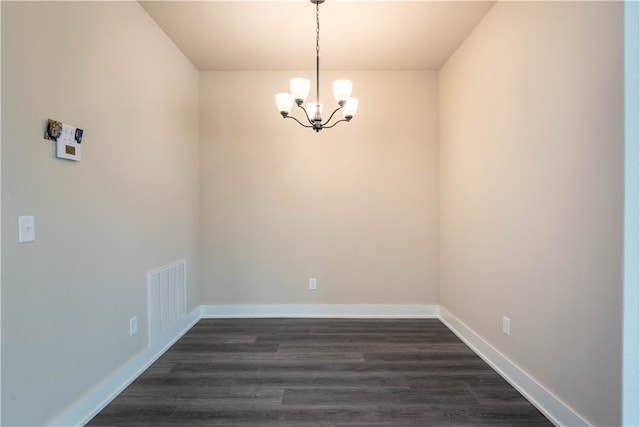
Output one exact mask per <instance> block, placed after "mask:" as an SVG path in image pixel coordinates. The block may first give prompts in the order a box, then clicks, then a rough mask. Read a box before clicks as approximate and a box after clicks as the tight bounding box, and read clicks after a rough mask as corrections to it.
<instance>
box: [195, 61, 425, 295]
mask: <svg viewBox="0 0 640 427" xmlns="http://www.w3.org/2000/svg"><path fill="white" fill-rule="evenodd" d="M298 74H302V75H303V76H305V77H307V78H311V79H312V78H313V73H312V72H304V73H296V72H293V71H286V72H208V73H202V74H201V78H200V85H201V87H200V94H201V95H200V97H201V98H200V114H201V115H200V138H201V158H200V159H201V163H200V170H201V175H200V177H201V183H200V189H201V218H202V239H201V242H202V246H201V257H202V260H203V263H202V267H203V269H202V280H203V282H202V283H203V285H202V303H203V304H238V303H242V304H250V303H272V304H276V303H277V304H325V303H330V304H359V303H362V304H436V303H437V301H438V297H437V286H436V277H437V272H436V269H437V255H436V253H437V173H438V170H437V114H438V112H437V99H438V98H437V92H438V89H437V85H438V80H437V73H436V72H418V71H416V72H362V71H358V72H356V71H349V72H342V73H337V72H323V73H322V76H323V81H321V92H322V93H321V100H323V101H324V102H325V104H326V105H327V106H329V105H331V104H333V103H334V102H335V101H334V100H333V96H332V94H331V92H330V91H331V81H332V80H335V79H337V78H350V79H351V80H353V82H354V96H357V97H359V100H360V109H359V111H358V114H357V115H356V117H355V118H354V119H353V121H352V122H351V123H348V124H346V123H340V124H338V126H337V127H336V128H334V129H325V130H323V131H321V132H320V133H315V132H313V131H312V130H309V129H304V128H302V127H300V126H299V125H298V124H296V123H295V122H294V121H293V120H285V119H282V118H281V117H280V115H279V113H278V111H277V109H276V107H275V102H274V101H272V100H273V99H274V95H275V92H276V91H286V90H288V85H289V79H290V78H291V77H295V76H297V75H298ZM313 88H315V84H314V85H313ZM313 88H312V89H313ZM312 92H313V90H312ZM265 99H266V100H268V102H264V100H265ZM310 277H315V278H317V280H318V289H317V290H316V291H309V290H308V289H307V281H308V279H309V278H310Z"/></svg>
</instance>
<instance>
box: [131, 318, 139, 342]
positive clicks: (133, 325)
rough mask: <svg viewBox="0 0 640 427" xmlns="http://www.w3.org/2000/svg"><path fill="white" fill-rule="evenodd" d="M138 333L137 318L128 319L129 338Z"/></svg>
mask: <svg viewBox="0 0 640 427" xmlns="http://www.w3.org/2000/svg"><path fill="white" fill-rule="evenodd" d="M136 333H138V317H137V316H135V317H132V318H131V319H129V336H130V337H132V336H134V335H135V334H136Z"/></svg>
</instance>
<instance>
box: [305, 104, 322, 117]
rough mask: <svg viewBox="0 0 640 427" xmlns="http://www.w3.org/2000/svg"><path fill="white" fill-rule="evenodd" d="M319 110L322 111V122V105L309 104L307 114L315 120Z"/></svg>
mask: <svg viewBox="0 0 640 427" xmlns="http://www.w3.org/2000/svg"><path fill="white" fill-rule="evenodd" d="M318 109H320V120H322V104H316V103H315V102H311V103H309V104H307V114H308V115H309V118H310V119H311V120H314V119H315V117H316V111H318Z"/></svg>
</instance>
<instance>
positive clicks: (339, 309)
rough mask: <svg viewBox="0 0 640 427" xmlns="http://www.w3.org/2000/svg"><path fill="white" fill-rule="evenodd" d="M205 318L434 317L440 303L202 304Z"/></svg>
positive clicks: (436, 315)
mask: <svg viewBox="0 0 640 427" xmlns="http://www.w3.org/2000/svg"><path fill="white" fill-rule="evenodd" d="M201 309H202V311H201V313H202V314H201V316H202V318H219V319H220V318H248V317H254V318H260V317H263V318H267V317H272V318H273V317H306V318H363V319H366V318H376V319H384V318H395V319H431V318H437V317H438V313H439V311H438V306H437V305H429V304H317V305H315V304H282V305H270V304H237V305H236V304H228V305H203V306H201Z"/></svg>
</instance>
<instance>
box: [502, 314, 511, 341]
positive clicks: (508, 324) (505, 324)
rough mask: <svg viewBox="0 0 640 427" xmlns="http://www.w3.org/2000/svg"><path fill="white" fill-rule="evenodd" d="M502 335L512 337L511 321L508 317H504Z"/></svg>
mask: <svg viewBox="0 0 640 427" xmlns="http://www.w3.org/2000/svg"><path fill="white" fill-rule="evenodd" d="M502 333H504V334H505V335H507V336H509V335H511V320H509V318H508V317H507V316H502Z"/></svg>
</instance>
